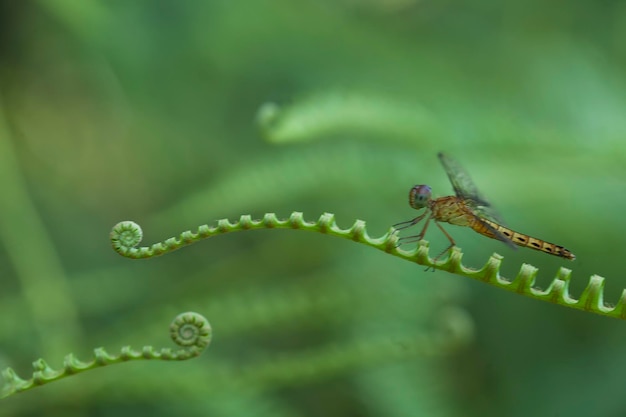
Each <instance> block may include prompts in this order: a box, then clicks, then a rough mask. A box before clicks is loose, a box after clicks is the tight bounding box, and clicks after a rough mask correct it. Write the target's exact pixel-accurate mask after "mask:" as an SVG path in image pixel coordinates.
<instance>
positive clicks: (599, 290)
mask: <svg viewBox="0 0 626 417" xmlns="http://www.w3.org/2000/svg"><path fill="white" fill-rule="evenodd" d="M255 229H294V230H308V231H312V232H317V233H323V234H328V235H333V236H337V237H341V238H344V239H349V240H353V241H355V242H359V243H362V244H364V245H368V246H371V247H374V248H376V249H378V250H381V251H383V252H386V253H389V254H391V255H393V256H397V257H399V258H402V259H404V260H407V261H411V262H415V263H417V264H419V265H424V266H426V267H429V268H433V269H441V270H443V271H448V272H451V273H453V274H457V275H462V276H465V277H468V278H472V279H476V280H479V281H482V282H485V283H488V284H490V285H493V286H496V287H499V288H502V289H505V290H508V291H512V292H516V293H518V294H523V295H525V296H527V297H530V298H534V299H536V300H542V301H549V302H551V303H554V304H559V305H561V306H564V307H570V308H575V309H578V310H583V311H588V312H591V313H595V314H600V315H603V316H609V317H615V318H620V319H626V290H623V291H622V295H621V297H620V299H619V301H618V302H617V304H616V305H615V306H608V305H606V304H605V303H604V278H602V277H600V276H598V275H593V276H592V277H591V278H590V280H589V283H588V284H587V287H586V288H585V289H584V290H583V292H582V294H581V296H580V299H578V300H577V299H575V298H573V297H572V296H571V295H570V294H569V292H568V290H569V281H570V275H571V271H570V270H569V269H566V268H561V269H559V271H558V273H557V276H556V277H555V279H554V280H553V281H552V282H551V284H550V285H549V286H548V288H547V289H546V290H542V289H540V288H536V287H535V286H534V283H535V278H536V276H537V269H536V268H535V267H533V266H531V265H528V264H523V265H522V266H521V268H520V272H519V273H518V274H517V277H516V278H515V279H513V280H509V279H507V278H505V277H503V276H501V275H500V265H501V263H502V256H500V255H498V254H496V253H494V254H493V255H492V256H491V258H490V259H489V260H488V261H487V263H486V264H485V265H484V266H483V267H482V268H481V269H479V270H476V269H473V268H468V267H466V266H464V265H463V263H462V258H463V253H462V252H461V249H460V248H458V247H453V248H451V249H450V254H449V256H448V258H447V259H443V260H440V261H434V260H433V259H431V258H430V256H429V254H428V252H429V251H428V242H427V241H425V240H422V241H420V242H418V244H417V248H415V249H413V250H404V249H401V248H399V247H397V242H398V237H397V236H396V235H395V234H394V233H393V230H392V229H390V230H389V232H387V233H386V234H384V235H383V236H381V237H379V238H371V237H369V235H368V234H367V230H366V227H365V222H364V221H362V220H356V221H355V222H354V224H353V225H352V226H351V227H350V228H348V229H342V228H340V227H339V226H337V223H336V222H335V216H334V215H333V214H330V213H324V214H322V216H320V218H319V219H318V220H317V221H316V222H307V221H305V220H304V218H303V215H302V213H300V212H293V213H292V214H291V215H290V216H289V218H288V219H283V220H279V219H278V218H277V217H276V215H275V214H274V213H267V214H265V216H263V218H262V219H260V220H252V217H251V216H249V215H243V216H241V217H240V219H239V220H238V221H236V222H234V223H231V222H230V221H229V220H228V219H221V220H218V221H217V225H215V226H209V225H202V226H200V227H199V228H198V231H197V232H195V233H193V232H191V231H185V232H183V233H181V234H180V236H179V237H178V238H173V237H172V238H169V239H167V240H164V241H163V242H158V243H155V244H153V245H152V246H144V247H135V245H137V244H138V243H139V242H140V240H141V236H142V235H143V234H142V231H141V228H140V227H139V225H138V224H136V223H134V222H121V223H118V224H117V225H115V227H114V228H113V230H112V231H111V243H112V246H113V249H114V250H115V251H116V252H117V253H119V254H120V255H122V256H125V257H128V258H134V259H138V258H151V257H154V256H159V255H163V254H165V253H168V252H172V251H174V250H176V249H179V248H181V247H183V246H187V245H190V244H192V243H195V242H197V241H200V240H203V239H206V238H209V237H212V236H215V235H219V234H224V233H229V232H236V231H242V230H255Z"/></svg>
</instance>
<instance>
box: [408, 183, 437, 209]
mask: <svg viewBox="0 0 626 417" xmlns="http://www.w3.org/2000/svg"><path fill="white" fill-rule="evenodd" d="M431 196H432V190H431V188H430V187H429V186H428V185H416V186H415V187H413V188H411V191H410V192H409V204H410V205H411V207H413V208H414V209H416V210H419V209H422V208H424V207H426V206H427V205H428V202H429V201H430V198H431Z"/></svg>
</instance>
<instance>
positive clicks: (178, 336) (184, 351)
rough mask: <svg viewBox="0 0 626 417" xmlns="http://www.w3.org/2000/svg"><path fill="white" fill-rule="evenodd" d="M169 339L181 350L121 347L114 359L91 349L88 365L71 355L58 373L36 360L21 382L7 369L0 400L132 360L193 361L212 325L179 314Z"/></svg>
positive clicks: (193, 315) (208, 340) (198, 317)
mask: <svg viewBox="0 0 626 417" xmlns="http://www.w3.org/2000/svg"><path fill="white" fill-rule="evenodd" d="M170 336H171V338H172V340H173V341H174V343H176V344H177V345H179V346H181V349H178V350H175V351H174V350H172V349H170V348H162V349H158V350H157V349H154V348H153V347H152V346H144V347H143V348H142V349H141V350H133V349H132V348H131V347H130V346H124V347H122V348H121V349H120V352H119V354H117V355H115V354H109V353H107V352H106V351H105V350H104V348H101V347H100V348H96V349H94V355H93V359H92V360H91V361H89V362H82V361H79V360H78V359H76V357H75V356H74V355H73V354H71V353H70V354H69V355H67V356H66V357H65V359H64V361H63V368H61V369H59V370H55V369H52V368H51V367H50V366H48V364H47V363H46V362H45V361H44V360H43V359H38V360H36V361H35V362H33V369H34V372H33V376H32V377H31V378H30V379H27V380H25V379H22V378H20V377H19V376H18V375H17V374H16V373H15V371H14V370H13V369H12V368H6V369H5V370H4V371H2V376H3V378H4V385H3V387H2V391H1V392H0V398H5V397H8V396H10V395H13V394H16V393H18V392H23V391H27V390H29V389H32V388H35V387H38V386H41V385H45V384H48V383H50V382H53V381H57V380H59V379H63V378H65V377H68V376H71V375H75V374H78V373H81V372H85V371H89V370H91V369H96V368H100V367H103V366H107V365H113V364H117V363H123V362H128V361H133V360H153V359H158V360H165V361H183V360H187V359H191V358H195V357H196V356H199V355H200V354H201V353H202V352H203V350H204V349H205V348H206V347H207V346H208V345H209V344H210V343H211V337H212V331H211V325H210V324H209V321H208V320H207V319H206V318H204V317H203V316H202V315H200V314H198V313H194V312H186V313H181V314H179V315H178V316H176V317H175V318H174V320H173V321H172V323H171V324H170Z"/></svg>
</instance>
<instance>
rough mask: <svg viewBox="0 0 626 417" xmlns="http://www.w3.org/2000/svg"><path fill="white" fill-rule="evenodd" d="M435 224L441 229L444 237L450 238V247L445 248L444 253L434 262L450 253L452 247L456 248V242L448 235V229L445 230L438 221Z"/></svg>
mask: <svg viewBox="0 0 626 417" xmlns="http://www.w3.org/2000/svg"><path fill="white" fill-rule="evenodd" d="M435 224H436V225H437V227H439V230H441V231H442V232H443V234H444V235H446V237H447V238H448V240H449V241H450V246H448V247H447V248H445V249H444V250H443V252H441V253H440V254H439V255H437V257H435V259H433V261H435V262H436V261H437V259H439V258H440V257H441V255H443V254H444V253H446V252H447V251H449V250H450V249H451V248H452V247H454V246H456V242H455V241H454V239H452V236H450V235H449V234H448V232H446V229H444V228H443V226H442V225H441V224H439V222H438V221H436V220H435Z"/></svg>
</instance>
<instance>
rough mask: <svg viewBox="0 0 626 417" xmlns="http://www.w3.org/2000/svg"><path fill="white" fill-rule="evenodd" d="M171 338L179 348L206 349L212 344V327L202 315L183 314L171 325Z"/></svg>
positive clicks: (190, 312)
mask: <svg viewBox="0 0 626 417" xmlns="http://www.w3.org/2000/svg"><path fill="white" fill-rule="evenodd" d="M170 337H171V338H172V340H173V341H174V343H176V344H177V345H178V346H183V347H191V346H193V347H196V348H198V349H204V348H205V347H207V346H208V345H209V343H211V337H212V330H211V325H210V324H209V322H208V321H207V319H205V318H204V316H202V315H201V314H198V313H194V312H192V311H189V312H187V313H181V314H179V315H178V316H176V317H175V318H174V320H173V321H172V324H170Z"/></svg>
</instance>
